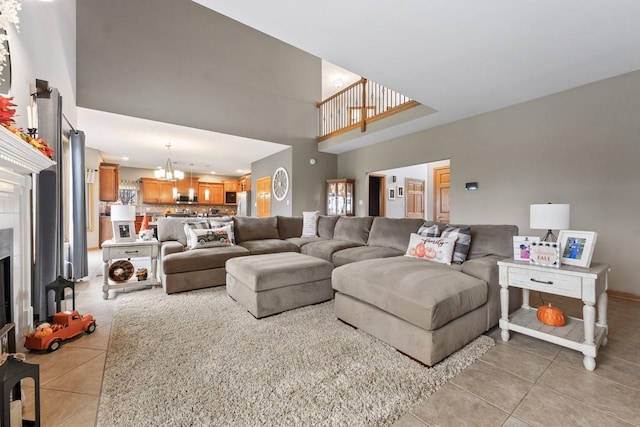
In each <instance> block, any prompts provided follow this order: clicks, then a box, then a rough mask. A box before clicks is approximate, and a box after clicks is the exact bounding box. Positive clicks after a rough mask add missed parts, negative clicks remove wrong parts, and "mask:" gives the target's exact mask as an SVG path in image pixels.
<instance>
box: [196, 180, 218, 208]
mask: <svg viewBox="0 0 640 427" xmlns="http://www.w3.org/2000/svg"><path fill="white" fill-rule="evenodd" d="M207 190H209V198H208V199H207V197H206V196H207ZM198 204H200V205H222V204H224V185H223V184H222V183H220V182H199V183H198Z"/></svg>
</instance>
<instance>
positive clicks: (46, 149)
mask: <svg viewBox="0 0 640 427" xmlns="http://www.w3.org/2000/svg"><path fill="white" fill-rule="evenodd" d="M3 1H4V0H3ZM11 101H13V98H7V97H5V96H2V95H0V125H2V127H4V128H5V129H7V130H8V131H9V132H11V133H13V134H15V135H16V136H17V137H18V138H20V139H22V140H23V141H25V142H26V143H28V144H31V146H32V147H34V148H35V149H36V150H38V151H40V152H41V153H42V154H44V155H45V156H47V157H48V158H50V159H51V160H53V153H54V151H53V148H51V147H50V146H49V144H47V143H46V142H45V141H44V140H43V139H42V138H34V137H32V136H30V135H28V134H26V133H24V132H23V131H22V128H17V127H14V126H13V125H14V121H13V116H14V115H15V114H16V110H15V108H14V107H15V106H16V105H15V104H14V103H13V102H11Z"/></svg>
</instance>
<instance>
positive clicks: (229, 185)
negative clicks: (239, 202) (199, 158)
mask: <svg viewBox="0 0 640 427" xmlns="http://www.w3.org/2000/svg"><path fill="white" fill-rule="evenodd" d="M222 183H223V184H224V191H225V192H234V191H238V180H237V179H234V180H230V181H222Z"/></svg>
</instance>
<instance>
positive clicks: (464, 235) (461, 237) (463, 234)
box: [440, 225, 471, 264]
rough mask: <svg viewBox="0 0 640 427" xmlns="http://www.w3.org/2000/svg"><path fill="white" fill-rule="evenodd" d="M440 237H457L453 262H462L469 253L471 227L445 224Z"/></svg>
mask: <svg viewBox="0 0 640 427" xmlns="http://www.w3.org/2000/svg"><path fill="white" fill-rule="evenodd" d="M440 236H441V237H457V238H458V240H456V248H455V249H454V251H453V262H454V263H455V264H462V263H463V262H465V261H466V260H467V255H469V247H470V246H471V227H468V226H467V227H452V226H450V225H447V228H445V229H444V230H443V231H442V233H441V234H440Z"/></svg>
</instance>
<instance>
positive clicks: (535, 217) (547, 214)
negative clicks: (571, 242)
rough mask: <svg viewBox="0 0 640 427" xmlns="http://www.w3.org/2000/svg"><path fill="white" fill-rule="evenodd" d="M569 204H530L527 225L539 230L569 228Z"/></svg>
mask: <svg viewBox="0 0 640 427" xmlns="http://www.w3.org/2000/svg"><path fill="white" fill-rule="evenodd" d="M569 214H570V205H563V204H552V203H545V204H539V205H531V208H530V211H529V223H530V224H529V227H530V228H532V229H540V230H566V229H568V228H569Z"/></svg>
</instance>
